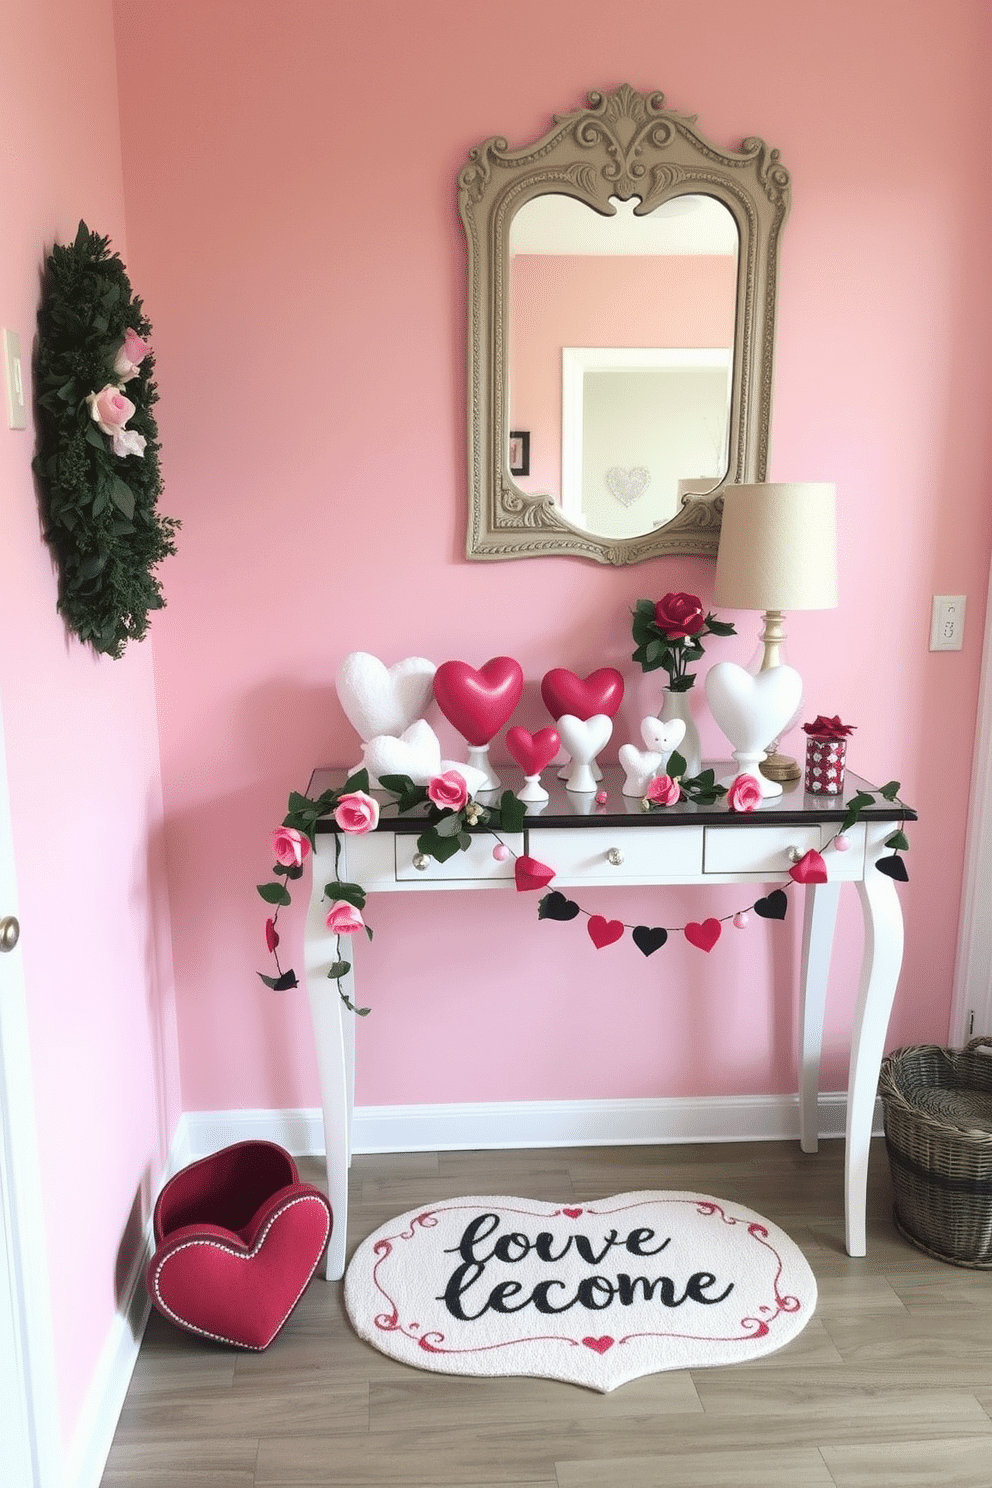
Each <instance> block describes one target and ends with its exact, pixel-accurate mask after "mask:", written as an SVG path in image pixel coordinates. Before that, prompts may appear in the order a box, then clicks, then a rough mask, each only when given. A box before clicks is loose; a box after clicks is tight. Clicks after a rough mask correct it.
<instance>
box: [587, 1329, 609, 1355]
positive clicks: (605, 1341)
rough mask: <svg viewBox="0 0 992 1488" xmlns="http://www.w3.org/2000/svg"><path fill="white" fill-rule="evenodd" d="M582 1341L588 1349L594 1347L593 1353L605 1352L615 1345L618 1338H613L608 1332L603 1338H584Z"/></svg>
mask: <svg viewBox="0 0 992 1488" xmlns="http://www.w3.org/2000/svg"><path fill="white" fill-rule="evenodd" d="M582 1342H583V1343H584V1344H585V1346H586V1348H587V1349H592V1351H593V1353H596V1354H605V1353H606V1350H607V1349H611V1348H612V1347H613V1345H614V1343H615V1342H616V1340H615V1339H614V1338H611V1337H610V1335H609V1334H608V1333H604V1334H603V1336H602V1338H583V1340H582Z"/></svg>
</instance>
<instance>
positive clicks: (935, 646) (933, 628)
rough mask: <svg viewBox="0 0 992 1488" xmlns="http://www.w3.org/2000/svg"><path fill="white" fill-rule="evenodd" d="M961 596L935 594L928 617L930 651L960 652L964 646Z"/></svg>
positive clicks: (962, 596)
mask: <svg viewBox="0 0 992 1488" xmlns="http://www.w3.org/2000/svg"><path fill="white" fill-rule="evenodd" d="M966 604H967V599H966V597H965V595H963V594H935V595H934V597H933V611H932V614H931V617H930V650H931V651H960V650H961V648H962V646H963V645H964V612H965V605H966Z"/></svg>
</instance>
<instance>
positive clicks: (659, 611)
mask: <svg viewBox="0 0 992 1488" xmlns="http://www.w3.org/2000/svg"><path fill="white" fill-rule="evenodd" d="M654 623H655V625H657V627H658V629H659V630H663V631H664V632H665V634H666V635H667V637H668V639H669V640H670V641H677V640H679V639H680V638H681V637H683V636H693V635H696V634H697V633H698V632H699V631H701V630H702V628H703V626H704V625H705V624H706V613H705V611H704V609H703V606H702V601H701V600H700V599H699V597H698V595H695V594H681V593H680V594H666V595H665V597H664V598H663V599H659V600H658V603H657V604H656V605H655V607H654Z"/></svg>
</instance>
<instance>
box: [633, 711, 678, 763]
mask: <svg viewBox="0 0 992 1488" xmlns="http://www.w3.org/2000/svg"><path fill="white" fill-rule="evenodd" d="M641 738H642V739H643V740H644V744H645V748H647V749H651V750H656V751H657V753H658V754H660V755H661V756H662V758H663V759H665V760H667V759H668V756H669V755H670V754H671V752H672V750H673V749H678V747H679V745H680V744H681V743H682V740H683V739H684V738H685V719H684V718H670V719H669V720H668V722H667V723H662V721H661V719H660V718H654V717H650V718H643V719H642V720H641Z"/></svg>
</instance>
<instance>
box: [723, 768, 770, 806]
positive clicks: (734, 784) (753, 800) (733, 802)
mask: <svg viewBox="0 0 992 1488" xmlns="http://www.w3.org/2000/svg"><path fill="white" fill-rule="evenodd" d="M761 802H762V795H761V786H760V785H759V784H758V782H757V780H755V778H754V776H753V775H738V776H737V778H736V780H732V781H731V783H730V786H729V788H728V790H727V805H728V806H729V807H730V809H731V811H757V809H758V807H759V806H760V805H761Z"/></svg>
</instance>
